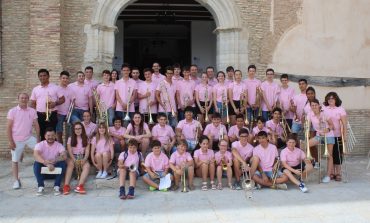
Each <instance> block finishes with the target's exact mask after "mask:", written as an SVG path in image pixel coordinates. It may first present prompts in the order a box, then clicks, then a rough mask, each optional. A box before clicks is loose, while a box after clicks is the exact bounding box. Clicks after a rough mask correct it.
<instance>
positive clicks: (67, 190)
mask: <svg viewBox="0 0 370 223" xmlns="http://www.w3.org/2000/svg"><path fill="white" fill-rule="evenodd" d="M70 191H71V187H70V186H69V185H64V187H63V194H64V195H68V194H69V192H70Z"/></svg>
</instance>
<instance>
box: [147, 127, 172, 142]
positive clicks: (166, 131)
mask: <svg viewBox="0 0 370 223" xmlns="http://www.w3.org/2000/svg"><path fill="white" fill-rule="evenodd" d="M152 136H153V137H156V138H157V139H158V140H159V141H160V142H161V144H162V145H164V144H168V143H169V142H170V141H171V138H172V137H175V132H174V131H173V129H172V128H171V126H169V125H165V126H164V127H161V126H160V125H159V124H156V125H155V126H154V127H153V129H152Z"/></svg>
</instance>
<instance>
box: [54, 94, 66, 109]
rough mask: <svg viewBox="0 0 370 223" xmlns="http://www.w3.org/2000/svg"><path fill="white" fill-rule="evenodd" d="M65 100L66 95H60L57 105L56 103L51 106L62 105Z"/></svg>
mask: <svg viewBox="0 0 370 223" xmlns="http://www.w3.org/2000/svg"><path fill="white" fill-rule="evenodd" d="M65 101H66V98H65V97H64V95H62V96H61V97H59V98H58V100H57V101H56V102H55V105H54V106H51V107H50V108H55V106H58V105H61V104H63V103H64V102H65Z"/></svg>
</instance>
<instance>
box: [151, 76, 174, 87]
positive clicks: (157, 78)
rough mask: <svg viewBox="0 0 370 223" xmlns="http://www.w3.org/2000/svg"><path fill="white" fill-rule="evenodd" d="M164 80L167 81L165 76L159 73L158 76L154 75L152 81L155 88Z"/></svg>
mask: <svg viewBox="0 0 370 223" xmlns="http://www.w3.org/2000/svg"><path fill="white" fill-rule="evenodd" d="M172 77H173V76H172ZM164 79H166V76H164V75H163V74H160V73H158V74H155V73H153V74H152V81H153V83H154V85H155V87H157V86H158V84H159V83H161V82H162V81H163V80H164Z"/></svg>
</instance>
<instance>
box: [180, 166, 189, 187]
mask: <svg viewBox="0 0 370 223" xmlns="http://www.w3.org/2000/svg"><path fill="white" fill-rule="evenodd" d="M182 172H183V173H182V175H181V178H182V190H181V192H184V193H187V192H189V191H188V188H187V187H186V169H185V165H184V166H183V171H182Z"/></svg>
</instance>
